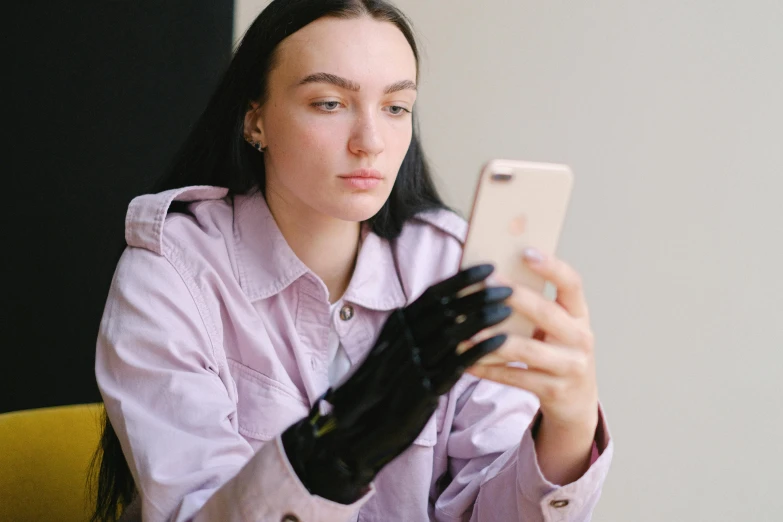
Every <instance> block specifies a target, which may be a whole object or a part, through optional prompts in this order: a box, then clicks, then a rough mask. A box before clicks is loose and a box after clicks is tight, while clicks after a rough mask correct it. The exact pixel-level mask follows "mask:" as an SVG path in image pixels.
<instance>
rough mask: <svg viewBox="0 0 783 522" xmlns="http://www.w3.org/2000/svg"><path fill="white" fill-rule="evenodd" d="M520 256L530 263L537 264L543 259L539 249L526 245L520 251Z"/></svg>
mask: <svg viewBox="0 0 783 522" xmlns="http://www.w3.org/2000/svg"><path fill="white" fill-rule="evenodd" d="M522 257H523V258H524V259H525V261H527V262H528V263H530V264H533V265H534V264H537V263H540V262H542V261H543V260H544V254H542V253H541V251H540V250H538V249H536V248H532V247H528V248H526V249H524V250H523V251H522Z"/></svg>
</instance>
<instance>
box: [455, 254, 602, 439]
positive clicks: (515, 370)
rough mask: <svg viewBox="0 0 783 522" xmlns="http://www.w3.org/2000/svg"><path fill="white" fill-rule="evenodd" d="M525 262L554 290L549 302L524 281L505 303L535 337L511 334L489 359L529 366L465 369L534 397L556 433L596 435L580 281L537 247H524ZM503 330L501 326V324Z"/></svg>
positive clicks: (587, 322)
mask: <svg viewBox="0 0 783 522" xmlns="http://www.w3.org/2000/svg"><path fill="white" fill-rule="evenodd" d="M520 262H526V263H527V264H528V266H529V267H530V268H531V269H532V270H533V271H534V272H536V273H537V274H539V275H540V276H542V277H543V278H544V279H545V280H547V281H549V282H550V283H552V284H553V285H555V287H556V288H557V299H556V300H555V301H554V302H553V301H550V300H548V299H546V298H545V297H544V296H543V295H541V294H540V293H538V292H536V291H533V290H531V289H530V288H528V287H525V286H522V285H515V284H509V283H508V282H506V281H503V283H504V284H509V286H511V287H512V288H513V290H514V293H513V295H512V296H511V297H510V298H509V299H508V300H507V302H506V303H507V304H508V305H509V306H510V307H511V308H512V309H513V310H514V312H515V313H519V314H522V315H523V316H525V317H527V318H529V319H530V320H531V321H532V322H533V323H534V324H535V325H536V327H537V330H536V333H535V334H534V335H533V338H532V339H531V338H524V337H521V336H517V335H510V336H509V338H508V340H507V341H506V343H505V344H504V345H503V346H502V347H501V348H500V349H498V350H496V351H495V352H494V353H493V356H494V357H493V358H495V359H496V358H498V357H500V358H502V359H504V360H505V361H506V362H522V363H524V364H525V365H527V368H520V367H518V366H517V367H515V366H507V365H506V364H488V365H481V364H478V365H475V366H473V367H472V368H470V369H469V370H468V373H471V374H473V375H475V376H476V377H480V378H483V379H489V380H492V381H496V382H499V383H503V384H507V385H511V386H515V387H518V388H522V389H524V390H528V391H530V392H532V393H534V394H535V395H536V396H538V398H539V400H540V402H541V413H542V415H543V419H544V420H545V422H546V424H548V425H549V426H550V427H551V428H555V429H556V430H557V431H561V430H564V431H571V432H572V431H573V430H575V429H576V430H578V431H582V432H583V433H584V432H585V431H589V432H590V433H594V432H595V429H596V426H597V424H598V386H597V383H596V371H595V356H594V351H593V349H594V346H593V343H594V340H593V332H592V329H591V327H590V317H589V313H588V308H587V302H586V300H585V295H584V290H583V287H582V280H581V277H580V276H579V274H578V273H577V272H576V271H575V270H574V269H573V268H572V267H570V266H569V265H568V264H566V263H564V262H563V261H561V260H560V259H557V258H556V257H554V256H544V255H542V254H541V253H540V252H538V251H537V250H532V249H528V250H526V252H525V254H524V256H523V259H521V260H520ZM500 327H501V328H502V325H500Z"/></svg>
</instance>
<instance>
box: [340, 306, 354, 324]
mask: <svg viewBox="0 0 783 522" xmlns="http://www.w3.org/2000/svg"><path fill="white" fill-rule="evenodd" d="M352 318H353V306H351V305H345V306H343V307H342V308H340V319H342V320H343V321H350V320H351V319H352Z"/></svg>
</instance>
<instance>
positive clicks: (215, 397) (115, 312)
mask: <svg viewBox="0 0 783 522" xmlns="http://www.w3.org/2000/svg"><path fill="white" fill-rule="evenodd" d="M189 277H190V274H189V273H188V269H187V266H186V265H185V264H178V262H177V259H176V258H172V256H161V255H158V254H156V253H154V252H151V251H149V250H145V249H143V248H128V249H126V251H125V253H124V254H123V256H122V258H121V260H120V262H119V264H118V266H117V270H116V272H115V275H114V279H113V281H112V286H111V289H110V292H109V296H108V299H107V303H106V308H105V310H104V315H103V320H102V322H101V327H100V331H99V336H98V342H97V353H96V364H95V372H96V378H97V381H98V386H99V388H100V391H101V394H102V396H103V399H104V403H105V406H106V410H107V413H108V416H109V419H110V420H111V423H112V426H113V427H114V430H115V431H116V433H117V436H118V438H119V440H120V443H121V445H122V449H123V453H124V455H125V458H126V460H127V461H128V465H129V467H130V469H131V472H132V474H133V478H134V480H135V483H136V488H137V492H138V494H139V496H140V501H141V510H142V517H143V520H144V521H146V522H162V521H176V522H180V521H190V520H193V521H213V520H220V521H228V522H232V521H237V522H238V521H240V520H281V519H283V518H284V517H285V515H287V514H291V515H294V516H296V517H298V518H299V519H301V520H322V521H329V522H331V521H335V522H337V521H344V520H347V519H350V518H351V516H352V515H353V514H354V513H355V512H356V511H358V509H359V507H360V506H361V505H362V504H363V503H364V502H366V500H367V499H368V498H369V496H370V495H371V494H372V492H371V493H368V495H366V496H365V497H363V498H362V499H360V500H359V501H358V502H357V503H355V504H353V505H350V506H345V505H341V504H336V503H333V502H330V501H328V500H325V499H322V498H320V497H316V496H312V495H310V494H309V493H308V492H307V490H306V489H305V488H304V487H303V486H302V484H301V483H300V481H299V480H298V478H297V476H296V474H295V473H294V472H293V470H292V469H291V467H290V465H289V463H288V460H287V458H286V456H285V453H284V451H283V449H282V445H281V443H280V440H279V436H278V437H277V438H275V439H272V440H270V441H269V442H267V443H266V444H265V445H264V446H262V447H261V449H260V450H259V451H258V452H257V453H255V454H254V452H253V449H252V448H251V446H250V445H249V444H248V442H247V441H246V440H245V439H244V438H243V437H242V436H241V435H240V434H239V433H238V428H237V411H236V401H235V399H234V397H236V394H235V392H234V389H233V380H232V379H231V377H230V376H229V375H227V370H226V367H225V362H221V361H220V360H219V359H220V357H218V356H216V353H218V352H217V348H216V347H215V344H216V342H214V341H215V339H213V338H212V336H211V335H210V333H209V328H207V326H206V324H208V323H207V322H206V320H205V319H206V318H205V317H204V308H203V297H202V296H201V295H198V293H197V289H196V287H195V285H194V284H192V282H191V280H190V279H189Z"/></svg>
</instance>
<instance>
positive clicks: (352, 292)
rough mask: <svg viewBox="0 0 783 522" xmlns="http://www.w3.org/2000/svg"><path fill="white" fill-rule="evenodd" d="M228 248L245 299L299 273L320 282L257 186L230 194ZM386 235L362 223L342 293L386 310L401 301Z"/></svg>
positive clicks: (281, 286) (273, 290) (274, 289)
mask: <svg viewBox="0 0 783 522" xmlns="http://www.w3.org/2000/svg"><path fill="white" fill-rule="evenodd" d="M234 248H235V255H236V260H237V269H238V277H239V284H240V286H241V287H242V289H243V290H244V291H245V293H246V294H247V296H248V298H249V299H250V300H251V301H256V300H259V299H267V298H269V297H272V296H274V295H276V294H278V293H280V292H282V291H283V290H285V289H286V288H287V287H288V286H290V285H291V284H293V283H295V282H296V281H297V280H299V279H300V278H303V277H306V278H308V279H310V280H313V281H315V282H316V283H317V284H318V285H319V286H320V287H321V289H322V292H323V295H324V296H326V295H327V294H326V285H325V284H324V283H323V281H321V279H320V278H319V277H318V276H317V275H316V274H314V273H313V272H312V271H311V270H310V269H309V268H308V267H307V266H306V265H305V264H304V263H303V262H302V261H301V260H300V259H299V258H298V257H297V256H296V254H295V253H294V251H293V250H291V247H290V246H289V245H288V242H287V241H286V240H285V237H283V234H282V232H280V229H279V228H278V226H277V222H276V221H275V218H274V216H272V213H271V212H270V211H269V207H268V206H267V204H266V201H265V199H264V197H263V196H262V195H261V193H260V192H255V193H253V194H251V195H244V196H236V197H235V198H234ZM393 255H394V254H393V250H392V246H391V244H390V243H389V241H387V240H385V239H383V238H381V237H379V236H378V235H376V234H374V233H373V232H371V231H370V230H369V228H368V227H366V226H364V227H363V228H362V245H361V248H360V250H359V255H358V257H357V259H356V268H355V269H354V273H353V276H352V277H351V281H350V283H349V285H348V289H347V290H346V292H345V295H344V297H343V298H344V299H345V300H346V301H348V302H352V303H355V304H358V305H360V306H363V307H366V308H369V309H372V310H378V311H389V310H393V309H395V308H399V307H401V306H404V305H405V304H406V298H405V293H404V291H403V288H402V283H401V281H400V279H399V277H398V274H397V269H396V268H395V262H394V257H393Z"/></svg>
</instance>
